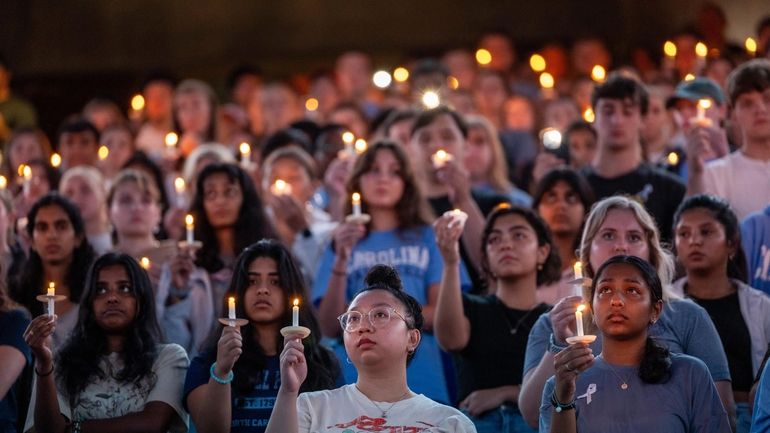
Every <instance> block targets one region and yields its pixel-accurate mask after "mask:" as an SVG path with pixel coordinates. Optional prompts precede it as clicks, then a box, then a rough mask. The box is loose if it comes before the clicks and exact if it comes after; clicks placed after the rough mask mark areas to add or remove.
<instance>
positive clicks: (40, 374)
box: [35, 365, 53, 377]
mask: <svg viewBox="0 0 770 433" xmlns="http://www.w3.org/2000/svg"><path fill="white" fill-rule="evenodd" d="M51 373H53V365H51V369H50V370H49V371H48V372H46V373H41V372H39V371H37V368H36V369H35V374H36V375H37V377H46V376H50V375H51Z"/></svg>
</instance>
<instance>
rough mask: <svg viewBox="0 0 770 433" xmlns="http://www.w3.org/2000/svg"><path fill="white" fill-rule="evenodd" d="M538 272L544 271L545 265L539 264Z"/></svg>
mask: <svg viewBox="0 0 770 433" xmlns="http://www.w3.org/2000/svg"><path fill="white" fill-rule="evenodd" d="M537 270H538V271H542V270H543V264H542V263H538V264H537Z"/></svg>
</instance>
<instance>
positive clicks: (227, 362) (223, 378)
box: [187, 326, 243, 433]
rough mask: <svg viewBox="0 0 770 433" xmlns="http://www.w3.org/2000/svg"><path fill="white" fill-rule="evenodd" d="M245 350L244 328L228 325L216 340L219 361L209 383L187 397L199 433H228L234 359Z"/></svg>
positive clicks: (230, 417)
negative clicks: (217, 340)
mask: <svg viewBox="0 0 770 433" xmlns="http://www.w3.org/2000/svg"><path fill="white" fill-rule="evenodd" d="M242 352H243V339H242V337H241V331H240V329H239V328H237V327H234V326H225V328H224V329H223V330H222V336H221V337H220V338H219V342H218V343H217V361H216V363H215V364H213V369H212V371H211V377H210V378H209V381H208V383H206V384H204V385H201V386H199V387H197V388H195V389H194V390H193V391H192V392H190V394H189V395H188V396H187V407H188V408H189V409H190V416H192V419H193V422H195V427H196V428H197V430H198V431H199V432H200V433H226V432H229V431H230V425H231V420H232V405H231V395H232V394H231V393H232V389H231V383H230V382H231V381H232V376H231V374H232V370H233V366H234V365H235V362H236V361H238V358H239V357H240V356H241V353H242Z"/></svg>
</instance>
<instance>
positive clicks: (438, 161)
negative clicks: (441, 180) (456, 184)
mask: <svg viewBox="0 0 770 433" xmlns="http://www.w3.org/2000/svg"><path fill="white" fill-rule="evenodd" d="M452 158H453V156H452V155H451V154H450V153H448V152H447V151H446V150H444V149H439V150H438V151H437V152H436V153H434V154H433V155H431V157H430V159H431V161H432V162H433V167H434V168H436V169H439V168H441V167H443V166H445V165H446V163H447V162H448V161H451V160H452Z"/></svg>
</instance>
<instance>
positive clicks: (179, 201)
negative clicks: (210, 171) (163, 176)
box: [174, 177, 186, 209]
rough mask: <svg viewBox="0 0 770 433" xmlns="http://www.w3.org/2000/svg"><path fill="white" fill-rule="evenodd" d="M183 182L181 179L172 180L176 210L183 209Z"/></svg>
mask: <svg viewBox="0 0 770 433" xmlns="http://www.w3.org/2000/svg"><path fill="white" fill-rule="evenodd" d="M185 186H186V185H185V182H184V179H182V178H181V177H177V178H176V179H174V191H175V192H176V205H177V207H178V208H180V209H181V208H184V198H185V197H184V191H185Z"/></svg>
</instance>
